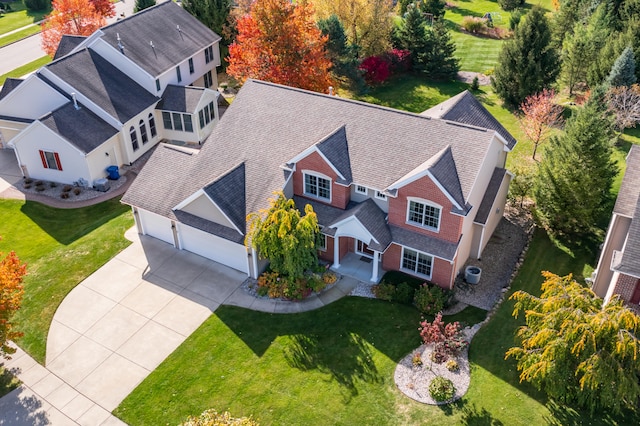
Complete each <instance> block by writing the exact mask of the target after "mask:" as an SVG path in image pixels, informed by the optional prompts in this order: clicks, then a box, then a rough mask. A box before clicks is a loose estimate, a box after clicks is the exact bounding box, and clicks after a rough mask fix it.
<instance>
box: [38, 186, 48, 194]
mask: <svg viewBox="0 0 640 426" xmlns="http://www.w3.org/2000/svg"><path fill="white" fill-rule="evenodd" d="M45 189H47V188H45V187H44V185H37V186H36V191H38V192H42V191H44V190H45Z"/></svg>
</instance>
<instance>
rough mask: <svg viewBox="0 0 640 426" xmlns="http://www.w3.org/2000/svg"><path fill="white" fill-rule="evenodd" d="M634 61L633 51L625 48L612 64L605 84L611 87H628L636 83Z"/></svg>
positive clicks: (628, 47)
mask: <svg viewBox="0 0 640 426" xmlns="http://www.w3.org/2000/svg"><path fill="white" fill-rule="evenodd" d="M635 73H636V61H635V58H634V57H633V50H631V47H630V46H627V47H626V48H625V49H624V50H623V51H622V54H620V56H618V59H616V61H615V62H614V63H613V67H612V68H611V72H610V73H609V76H608V77H607V84H609V85H610V86H612V87H619V86H626V87H630V86H631V85H632V84H633V83H635V82H636V74H635Z"/></svg>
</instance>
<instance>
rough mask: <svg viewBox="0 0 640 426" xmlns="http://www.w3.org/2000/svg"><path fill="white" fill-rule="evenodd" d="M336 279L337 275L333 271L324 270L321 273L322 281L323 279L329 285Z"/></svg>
mask: <svg viewBox="0 0 640 426" xmlns="http://www.w3.org/2000/svg"><path fill="white" fill-rule="evenodd" d="M337 280H338V276H337V275H336V274H335V272H332V271H325V272H324V273H323V274H322V281H324V283H325V284H327V285H331V284H333V283H335V282H336V281H337Z"/></svg>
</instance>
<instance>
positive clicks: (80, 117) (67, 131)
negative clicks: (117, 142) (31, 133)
mask: <svg viewBox="0 0 640 426" xmlns="http://www.w3.org/2000/svg"><path fill="white" fill-rule="evenodd" d="M78 106H79V107H80V108H79V109H76V108H75V107H74V106H73V103H72V102H68V103H66V104H64V105H63V106H61V107H60V108H58V109H56V110H55V111H52V112H50V113H48V114H46V115H44V116H43V117H41V118H40V119H39V121H40V122H41V123H42V124H44V125H45V126H47V127H48V128H49V129H51V130H53V131H54V132H56V133H57V134H59V135H60V136H62V137H63V138H65V139H66V140H67V141H69V142H70V143H71V144H72V145H74V146H75V147H76V148H78V149H79V150H80V151H82V152H84V153H85V154H88V153H89V152H91V151H93V150H94V149H96V148H97V147H98V146H100V145H102V144H103V143H104V142H105V141H106V140H107V139H109V138H111V137H112V136H114V135H115V134H117V133H118V130H117V129H115V128H114V127H112V126H111V125H109V124H108V123H107V122H105V121H104V120H103V119H101V118H100V117H98V116H97V115H95V114H94V113H93V112H91V111H90V110H89V109H88V108H86V107H85V106H83V105H81V104H78Z"/></svg>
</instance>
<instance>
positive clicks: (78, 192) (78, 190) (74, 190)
mask: <svg viewBox="0 0 640 426" xmlns="http://www.w3.org/2000/svg"><path fill="white" fill-rule="evenodd" d="M81 192H82V190H81V189H80V188H73V193H74V194H76V195H80V193H81Z"/></svg>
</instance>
